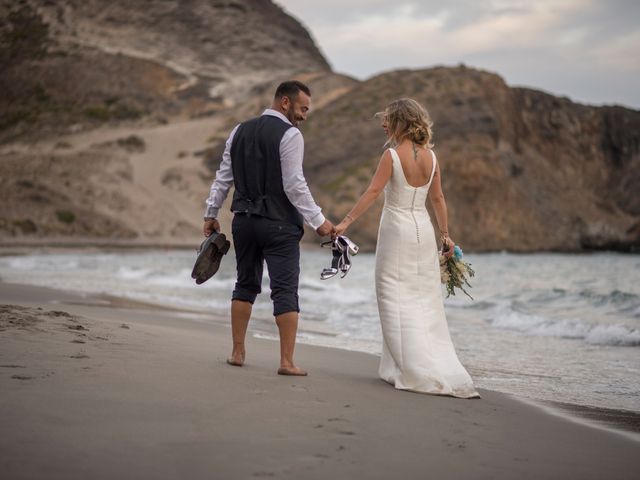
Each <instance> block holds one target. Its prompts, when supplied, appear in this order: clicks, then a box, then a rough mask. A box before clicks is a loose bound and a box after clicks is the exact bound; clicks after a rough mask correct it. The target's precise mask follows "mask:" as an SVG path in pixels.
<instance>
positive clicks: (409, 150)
mask: <svg viewBox="0 0 640 480" xmlns="http://www.w3.org/2000/svg"><path fill="white" fill-rule="evenodd" d="M414 145H415V144H412V143H411V142H408V141H405V142H402V143H401V144H400V145H398V146H397V147H396V148H395V151H396V152H397V153H398V156H399V157H400V164H401V165H402V171H403V173H404V178H405V179H406V180H407V183H408V184H409V185H411V186H412V187H414V188H419V187H423V186H425V185H426V184H427V183H428V182H429V179H430V178H431V171H432V169H433V155H432V154H431V151H430V150H428V149H426V148H424V147H420V146H417V145H416V146H415V150H414Z"/></svg>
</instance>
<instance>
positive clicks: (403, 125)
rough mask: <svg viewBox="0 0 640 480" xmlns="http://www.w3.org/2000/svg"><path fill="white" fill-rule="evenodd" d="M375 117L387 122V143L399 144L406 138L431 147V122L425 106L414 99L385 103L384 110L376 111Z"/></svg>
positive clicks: (401, 99)
mask: <svg viewBox="0 0 640 480" xmlns="http://www.w3.org/2000/svg"><path fill="white" fill-rule="evenodd" d="M376 117H382V118H383V119H384V121H386V122H387V128H388V130H389V134H390V137H389V140H388V141H387V144H389V143H395V144H399V143H400V142H402V140H404V139H405V138H407V139H409V140H411V141H412V142H414V143H416V144H418V145H420V146H426V147H427V148H431V147H433V144H432V143H431V138H432V137H433V131H432V129H431V127H433V122H432V121H431V117H430V116H429V112H427V110H426V108H424V107H423V106H422V105H420V104H419V103H418V102H416V101H415V100H414V99H412V98H400V99H398V100H394V101H393V102H391V103H390V104H389V105H387V108H385V109H384V112H378V113H376Z"/></svg>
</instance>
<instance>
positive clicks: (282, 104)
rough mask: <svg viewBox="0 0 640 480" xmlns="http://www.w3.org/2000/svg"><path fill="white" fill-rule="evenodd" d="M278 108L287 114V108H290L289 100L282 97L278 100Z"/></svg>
mask: <svg viewBox="0 0 640 480" xmlns="http://www.w3.org/2000/svg"><path fill="white" fill-rule="evenodd" d="M280 107H281V108H282V109H283V110H284V111H285V112H288V111H289V108H291V99H290V98H289V97H282V98H281V99H280Z"/></svg>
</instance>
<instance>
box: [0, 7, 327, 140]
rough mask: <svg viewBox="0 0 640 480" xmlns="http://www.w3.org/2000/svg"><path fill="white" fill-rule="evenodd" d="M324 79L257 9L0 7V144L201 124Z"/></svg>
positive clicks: (314, 59)
mask: <svg viewBox="0 0 640 480" xmlns="http://www.w3.org/2000/svg"><path fill="white" fill-rule="evenodd" d="M329 70H330V68H329V65H328V64H327V62H326V60H325V59H324V57H323V56H322V54H321V53H320V52H319V51H318V49H317V47H316V46H315V44H314V43H313V41H312V39H311V37H310V36H309V34H308V33H307V31H306V30H305V29H304V28H303V27H302V26H301V25H300V24H299V23H298V22H297V21H296V20H294V19H293V18H292V17H290V16H288V15H287V14H285V13H284V12H283V11H282V10H281V9H280V8H279V7H277V6H276V5H274V4H273V3H271V2H270V1H268V0H180V1H178V0H174V1H170V0H169V1H167V0H146V1H144V2H131V1H127V0H113V1H109V2H106V1H104V0H63V1H49V0H19V1H15V0H2V1H1V2H0V87H1V88H2V92H3V93H2V95H0V113H1V117H2V120H1V121H0V142H1V141H5V142H6V141H8V140H12V139H19V138H21V135H22V134H27V135H28V136H29V139H31V140H32V139H33V137H34V135H37V134H41V133H43V132H44V133H55V134H62V133H65V132H67V131H68V127H72V129H73V131H74V132H77V131H80V130H87V129H91V128H94V127H95V126H96V125H99V124H104V123H105V122H109V121H111V122H117V123H121V122H123V121H127V120H128V121H132V120H140V119H147V120H150V121H155V122H156V123H162V122H166V121H167V120H169V119H171V118H175V117H176V116H178V115H180V114H182V115H183V117H193V116H196V115H206V114H212V113H215V112H216V111H219V110H221V109H224V108H228V107H231V106H233V105H236V104H238V103H242V102H244V101H246V99H247V97H249V96H252V95H253V94H254V88H256V87H258V88H260V86H261V85H263V84H265V83H273V82H274V81H275V80H276V79H279V78H283V77H287V76H289V75H292V74H295V73H299V72H314V71H329Z"/></svg>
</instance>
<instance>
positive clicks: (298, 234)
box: [203, 81, 333, 376]
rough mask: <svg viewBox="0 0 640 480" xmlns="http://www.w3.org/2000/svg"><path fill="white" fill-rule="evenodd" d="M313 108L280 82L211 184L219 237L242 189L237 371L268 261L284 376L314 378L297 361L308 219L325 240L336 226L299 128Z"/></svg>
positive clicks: (212, 220)
mask: <svg viewBox="0 0 640 480" xmlns="http://www.w3.org/2000/svg"><path fill="white" fill-rule="evenodd" d="M310 106H311V92H310V90H309V88H308V87H307V86H306V85H305V84H303V83H301V82H298V81H288V82H284V83H282V84H280V85H279V86H278V88H277V90H276V94H275V97H274V99H273V104H272V106H271V108H269V109H266V110H265V111H264V112H263V113H262V115H261V116H260V117H257V118H254V119H251V120H248V121H246V122H244V123H241V124H240V125H237V126H236V127H235V128H234V129H233V130H232V132H231V134H230V135H229V138H228V139H227V143H226V146H225V150H224V153H223V155H222V163H221V164H220V169H219V170H218V171H217V173H216V179H215V181H214V182H213V185H212V186H211V193H210V195H209V198H208V199H207V209H206V211H205V219H204V220H205V221H204V228H203V231H204V234H205V235H206V236H208V235H210V234H211V233H212V232H213V231H214V230H216V231H219V229H220V224H219V223H218V221H217V220H216V217H217V215H218V210H219V209H220V206H221V205H222V203H223V202H224V200H225V198H226V197H227V194H228V192H229V188H230V187H231V185H232V184H235V193H234V195H233V202H232V205H231V210H232V211H233V212H234V217H233V224H232V234H233V243H234V246H235V251H236V262H237V280H236V285H235V289H234V291H233V295H232V300H231V328H232V336H233V350H232V353H231V357H230V358H229V359H228V360H227V363H229V364H230V365H234V366H239V367H240V366H242V365H243V364H244V361H245V347H244V340H245V336H246V333H247V326H248V324H249V319H250V318H251V309H252V305H253V302H254V301H255V299H256V296H257V294H258V293H260V292H261V284H262V269H263V262H264V261H266V262H267V268H268V271H269V279H270V281H271V299H272V301H273V315H274V316H275V318H276V323H277V325H278V330H279V333H280V368H279V369H278V374H280V375H301V376H302V375H306V374H307V372H305V371H304V370H302V369H301V368H298V367H296V365H295V364H294V362H293V351H294V348H295V341H296V332H297V330H298V313H299V312H300V309H299V306H298V277H299V275H300V239H301V238H302V234H303V228H302V226H303V219H304V221H306V223H307V224H309V225H310V226H311V227H313V228H314V229H315V230H316V232H317V233H318V235H320V236H325V235H329V234H330V233H332V231H333V224H332V223H331V222H329V221H328V220H326V219H325V218H324V216H323V215H322V211H321V209H320V207H318V205H316V203H315V201H314V200H313V197H312V195H311V192H309V187H308V186H307V182H306V180H305V178H304V174H303V171H302V158H303V155H304V141H303V138H302V133H301V132H300V130H298V128H297V126H298V123H299V122H302V121H304V120H305V119H306V118H307V113H308V112H309V108H310Z"/></svg>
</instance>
